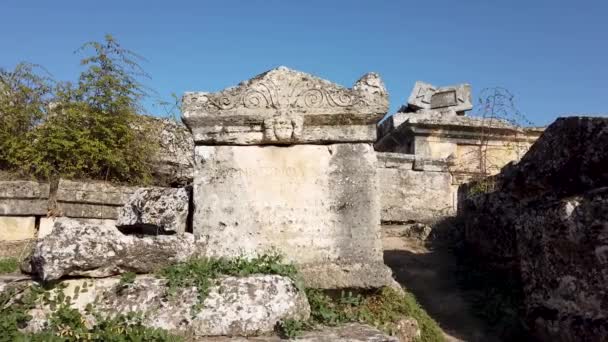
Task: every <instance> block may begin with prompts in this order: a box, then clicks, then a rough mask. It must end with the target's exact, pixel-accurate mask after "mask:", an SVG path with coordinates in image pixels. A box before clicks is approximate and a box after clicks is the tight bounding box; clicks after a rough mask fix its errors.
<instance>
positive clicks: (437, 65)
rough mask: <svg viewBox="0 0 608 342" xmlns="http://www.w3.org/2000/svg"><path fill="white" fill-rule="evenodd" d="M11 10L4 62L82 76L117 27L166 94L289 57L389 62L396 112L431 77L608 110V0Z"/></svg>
mask: <svg viewBox="0 0 608 342" xmlns="http://www.w3.org/2000/svg"><path fill="white" fill-rule="evenodd" d="M0 12H1V13H2V20H0V43H1V44H2V45H1V48H0V66H1V67H5V68H12V67H14V65H15V64H16V63H17V62H19V61H28V62H33V63H38V64H42V65H44V66H45V67H46V68H47V69H48V70H49V71H50V72H51V73H52V75H53V76H54V77H55V78H56V79H59V80H74V79H75V78H76V77H77V75H78V72H79V70H80V66H79V64H78V61H79V59H80V57H81V56H78V55H75V54H74V53H73V52H74V50H76V48H78V47H79V46H80V45H81V44H82V43H84V42H86V41H90V40H101V39H103V36H104V34H105V33H110V34H112V35H113V36H114V37H115V38H116V39H117V40H118V41H119V42H120V43H122V44H123V45H124V46H125V47H127V48H129V49H131V50H134V51H135V52H138V53H139V54H141V55H143V56H145V57H146V58H147V60H148V61H147V62H145V63H143V67H144V68H145V69H146V71H147V72H148V73H149V74H150V75H151V77H152V79H151V80H148V81H146V84H147V85H148V86H150V87H151V88H153V89H155V90H156V91H157V92H158V94H159V95H161V96H162V97H164V98H165V99H169V98H170V96H169V95H170V94H171V93H176V94H178V95H180V96H181V94H182V93H183V92H184V91H196V90H200V91H203V90H204V91H217V90H221V89H223V88H225V87H228V86H232V85H235V84H237V83H238V82H240V81H242V80H245V79H248V78H250V77H252V76H254V75H256V74H259V73H261V72H263V71H265V70H267V69H271V68H273V67H276V66H279V65H285V66H288V67H291V68H294V69H298V70H301V71H305V72H309V73H312V74H315V75H317V76H320V77H322V78H325V79H328V80H330V81H333V82H336V83H339V84H342V85H344V86H348V87H350V86H351V85H352V84H353V83H354V82H355V81H356V80H357V79H358V78H359V77H360V76H361V75H362V74H364V73H366V72H369V71H375V72H378V73H379V74H380V75H381V76H382V78H383V79H384V81H385V84H386V86H387V88H388V91H389V93H390V97H391V111H394V110H396V109H397V108H398V107H399V106H400V105H401V104H403V103H404V102H405V101H406V99H407V97H408V95H409V93H410V91H411V88H412V87H413V85H414V82H415V81H416V80H424V81H427V82H429V83H432V84H435V85H450V84H455V83H460V82H468V83H471V84H472V86H473V89H474V94H476V93H478V92H479V91H480V90H481V89H482V88H485V87H492V86H503V87H506V88H508V89H509V90H511V92H513V93H514V94H515V96H516V101H517V104H518V107H519V109H520V110H521V111H522V112H523V113H524V114H525V115H526V116H527V117H528V118H530V119H531V120H532V122H534V123H535V124H537V125H541V124H547V123H549V122H551V121H552V120H554V119H555V118H556V117H557V116H560V115H565V114H572V113H579V114H595V115H599V114H601V113H608V0H594V1H588V0H578V1H561V0H552V1H537V0H503V1H494V0H483V1H482V0H472V1H468V0H460V1H457V0H452V1H441V0H434V1H388V0H387V1H383V0H376V1H371V0H365V1H358V0H344V1H330V0H321V1H319V0H300V1H288V0H282V1H280V0H265V1H262V0H250V1H245V0H243V1H234V0H228V1H222V0H214V1H202V0H201V1H154V0H147V1H128V0H122V1H115V0H104V1H84V0H79V1H61V0H55V1H48V0H47V1H43V0H40V1H28V0H2V1H1V4H0ZM147 109H148V111H149V112H150V113H154V114H159V113H160V112H161V110H160V108H157V107H155V106H152V101H148V103H147ZM604 115H606V114H604Z"/></svg>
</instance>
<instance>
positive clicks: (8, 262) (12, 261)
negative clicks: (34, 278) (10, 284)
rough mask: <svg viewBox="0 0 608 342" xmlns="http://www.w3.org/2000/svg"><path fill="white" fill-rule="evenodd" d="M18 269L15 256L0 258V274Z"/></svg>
mask: <svg viewBox="0 0 608 342" xmlns="http://www.w3.org/2000/svg"><path fill="white" fill-rule="evenodd" d="M18 269H19V261H18V260H17V259H16V258H0V274H6V273H14V272H16V271H17V270H18Z"/></svg>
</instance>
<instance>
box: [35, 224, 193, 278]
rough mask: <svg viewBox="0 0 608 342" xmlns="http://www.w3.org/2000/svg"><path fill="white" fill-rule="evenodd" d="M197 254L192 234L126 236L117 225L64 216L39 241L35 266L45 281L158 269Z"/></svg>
mask: <svg viewBox="0 0 608 342" xmlns="http://www.w3.org/2000/svg"><path fill="white" fill-rule="evenodd" d="M195 254H196V247H195V242H194V237H193V236H192V234H184V235H158V236H135V235H125V234H123V233H121V232H120V231H119V230H118V229H117V228H115V227H104V226H101V225H93V224H87V223H82V222H78V221H76V220H71V219H67V218H63V219H60V220H57V221H56V222H55V226H54V228H53V231H52V232H51V233H50V234H49V235H47V236H46V237H45V238H44V239H41V240H38V243H37V244H36V247H35V249H34V253H33V255H32V258H31V266H32V272H33V273H35V274H37V275H38V276H39V277H40V279H42V280H44V281H50V280H56V279H59V278H61V277H63V276H89V277H107V276H112V275H116V274H120V273H124V272H127V271H132V272H138V273H150V272H154V271H155V270H158V269H159V268H162V267H164V266H167V265H170V264H172V263H176V262H179V261H185V260H186V259H188V258H190V257H192V256H194V255H195Z"/></svg>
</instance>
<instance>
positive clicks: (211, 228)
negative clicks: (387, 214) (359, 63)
mask: <svg viewBox="0 0 608 342" xmlns="http://www.w3.org/2000/svg"><path fill="white" fill-rule="evenodd" d="M195 155H196V159H197V163H198V166H197V171H196V173H195V180H194V194H193V196H194V203H195V212H194V219H193V220H194V221H193V229H194V233H195V235H197V236H198V237H200V238H201V239H202V240H203V241H205V242H206V249H205V253H206V254H207V255H208V256H215V257H221V256H224V257H234V256H239V255H247V256H251V255H256V254H260V253H263V252H267V251H269V250H271V249H275V250H278V251H279V252H280V253H282V254H284V255H285V256H286V258H287V260H288V261H291V262H294V263H295V264H297V265H299V266H301V267H302V268H304V267H303V266H306V267H312V266H320V267H322V266H326V267H327V268H332V269H333V268H335V267H336V265H338V267H345V268H347V269H348V268H349V267H350V268H352V273H350V275H349V276H350V277H353V278H355V277H357V275H359V277H360V279H368V278H369V279H378V278H383V279H384V278H386V277H385V276H387V275H388V276H390V272H386V270H387V269H386V268H385V266H384V265H383V264H382V243H381V239H380V227H379V223H380V217H379V214H380V207H379V205H380V202H379V198H378V188H377V180H376V156H375V153H374V151H373V149H372V147H371V146H370V145H369V144H333V145H294V146H289V147H279V146H266V147H257V146H197V147H196V153H195ZM357 264H359V265H360V264H362V265H377V266H378V267H377V269H376V270H373V269H370V267H360V266H353V265H357ZM351 266H352V267H351ZM358 270H359V271H358ZM363 270H365V272H368V271H369V272H372V273H373V272H377V273H376V275H366V274H363V273H364V271H363ZM357 272H359V273H357ZM319 273H322V272H319ZM388 276H387V277H388ZM388 278H390V277H388ZM317 280H318V279H317ZM385 280H386V281H388V279H385ZM308 281H309V282H311V283H315V284H316V285H317V286H319V287H323V281H316V282H315V280H314V279H308ZM332 281H335V282H338V283H339V282H340V280H332ZM377 283H378V281H374V284H373V285H370V284H368V285H369V287H375V285H377ZM326 285H327V284H326ZM360 285H365V284H360ZM328 286H329V285H328ZM361 287H365V286H361Z"/></svg>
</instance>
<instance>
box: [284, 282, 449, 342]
mask: <svg viewBox="0 0 608 342" xmlns="http://www.w3.org/2000/svg"><path fill="white" fill-rule="evenodd" d="M306 295H307V296H308V301H309V303H310V307H311V319H310V321H309V322H297V321H291V320H287V321H284V322H281V323H280V324H279V326H278V327H277V329H278V331H279V333H280V334H281V335H283V336H285V337H290V338H292V337H295V336H298V335H299V334H300V333H301V332H302V331H304V330H308V329H309V328H310V327H313V326H315V325H326V326H336V325H340V324H344V323H349V322H361V323H366V324H369V325H372V326H375V327H376V328H378V329H380V330H382V331H384V332H386V333H388V334H391V335H394V334H395V333H396V332H397V331H396V323H397V322H398V321H399V320H401V319H403V318H407V317H412V318H415V319H416V321H418V325H419V327H420V329H421V337H420V341H424V342H438V341H444V338H443V333H442V332H441V329H440V328H439V326H438V325H437V323H436V322H435V321H434V320H433V319H432V318H431V317H429V316H428V314H427V313H426V312H425V311H424V310H423V309H422V308H421V307H420V305H419V304H418V302H417V301H416V299H415V298H414V296H413V295H412V294H410V293H407V292H405V293H400V292H398V291H396V290H394V289H391V288H388V287H385V288H382V289H379V290H378V291H375V292H372V293H368V294H353V293H352V292H341V293H340V294H339V295H330V294H329V293H328V292H325V291H321V290H316V289H308V290H306Z"/></svg>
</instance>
